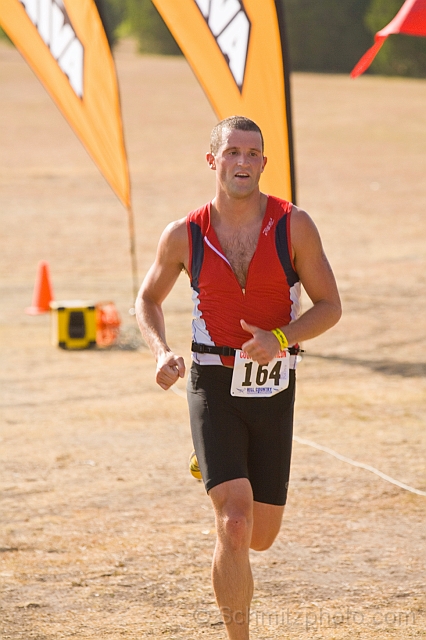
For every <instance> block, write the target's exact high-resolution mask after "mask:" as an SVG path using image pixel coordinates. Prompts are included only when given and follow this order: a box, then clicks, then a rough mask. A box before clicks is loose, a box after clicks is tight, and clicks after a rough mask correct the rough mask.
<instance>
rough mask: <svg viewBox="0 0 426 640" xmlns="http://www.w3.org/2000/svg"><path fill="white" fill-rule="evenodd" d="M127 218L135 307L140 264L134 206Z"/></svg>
mask: <svg viewBox="0 0 426 640" xmlns="http://www.w3.org/2000/svg"><path fill="white" fill-rule="evenodd" d="M127 218H128V222H129V240H130V259H131V264H132V282H133V305H132V307H134V305H135V301H136V296H137V295H138V291H139V278H138V264H137V259H136V241H135V221H134V216H133V209H132V205H131V204H129V205H128V206H127Z"/></svg>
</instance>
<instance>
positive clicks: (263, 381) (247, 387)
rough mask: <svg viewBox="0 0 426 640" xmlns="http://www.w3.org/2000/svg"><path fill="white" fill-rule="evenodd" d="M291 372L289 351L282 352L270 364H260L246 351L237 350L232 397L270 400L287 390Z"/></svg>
mask: <svg viewBox="0 0 426 640" xmlns="http://www.w3.org/2000/svg"><path fill="white" fill-rule="evenodd" d="M289 372H290V354H289V352H288V351H280V352H279V354H278V355H277V356H276V358H274V359H273V360H271V362H268V364H258V363H257V362H255V361H254V360H252V359H251V358H249V357H248V355H247V354H246V353H245V352H244V351H241V350H240V349H236V351H235V363H234V371H233V374H232V382H231V395H232V396H240V397H242V398H270V397H271V396H274V395H275V394H276V393H279V392H280V391H284V389H287V387H288V383H289V377H290V373H289Z"/></svg>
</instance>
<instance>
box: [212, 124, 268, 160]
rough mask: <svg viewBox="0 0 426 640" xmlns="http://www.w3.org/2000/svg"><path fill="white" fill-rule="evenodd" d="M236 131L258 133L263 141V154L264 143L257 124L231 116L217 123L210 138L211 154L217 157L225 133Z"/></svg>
mask: <svg viewBox="0 0 426 640" xmlns="http://www.w3.org/2000/svg"><path fill="white" fill-rule="evenodd" d="M234 129H237V130H239V131H256V132H257V133H259V134H260V138H261V140H262V153H263V150H264V142H263V135H262V131H261V130H260V127H259V126H258V125H257V124H256V123H255V122H253V120H250V119H249V118H245V117H244V116H231V117H230V118H225V120H221V121H220V122H218V123H217V125H216V126H215V127H214V128H213V130H212V132H211V136H210V153H212V154H213V155H214V156H215V155H216V154H217V152H218V151H219V147H220V145H221V144H222V142H223V131H224V130H226V131H233V130H234Z"/></svg>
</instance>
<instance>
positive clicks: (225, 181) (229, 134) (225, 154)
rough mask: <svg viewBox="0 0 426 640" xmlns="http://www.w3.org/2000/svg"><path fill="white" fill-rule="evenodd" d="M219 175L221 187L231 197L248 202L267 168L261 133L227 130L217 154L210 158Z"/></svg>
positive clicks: (209, 155) (208, 159)
mask: <svg viewBox="0 0 426 640" xmlns="http://www.w3.org/2000/svg"><path fill="white" fill-rule="evenodd" d="M207 162H208V163H209V165H210V167H211V168H212V169H213V170H216V171H217V184H218V186H219V188H220V190H221V191H223V192H225V193H226V194H227V195H229V196H230V197H234V198H244V197H247V196H248V195H250V194H251V193H253V191H254V190H255V189H257V187H258V184H259V179H260V176H261V174H262V172H263V170H264V168H265V164H266V158H265V157H264V155H263V153H262V139H261V136H260V133H258V132H257V131H240V130H239V129H233V130H226V129H225V130H224V131H223V135H222V144H221V145H220V147H219V149H218V151H217V153H216V154H215V155H212V154H211V153H208V154H207Z"/></svg>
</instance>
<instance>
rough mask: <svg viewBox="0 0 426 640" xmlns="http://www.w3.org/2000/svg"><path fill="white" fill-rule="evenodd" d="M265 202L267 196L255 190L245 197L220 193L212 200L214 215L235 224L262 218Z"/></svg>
mask: <svg viewBox="0 0 426 640" xmlns="http://www.w3.org/2000/svg"><path fill="white" fill-rule="evenodd" d="M266 204H267V196H266V195H265V194H263V193H261V192H260V191H255V192H254V193H253V194H250V196H248V197H246V198H230V197H229V196H228V195H227V194H224V193H220V194H216V197H215V198H214V199H213V200H212V207H213V211H214V213H215V215H217V216H218V217H219V218H220V219H221V221H222V222H226V223H227V224H229V225H235V226H240V225H242V224H250V223H251V222H254V221H255V220H258V219H259V218H260V219H263V216H264V214H265V209H266Z"/></svg>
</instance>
